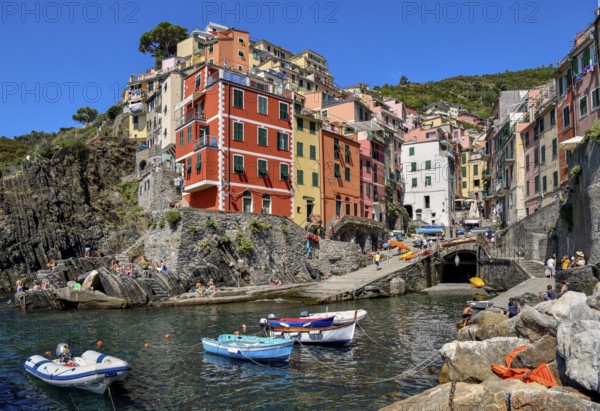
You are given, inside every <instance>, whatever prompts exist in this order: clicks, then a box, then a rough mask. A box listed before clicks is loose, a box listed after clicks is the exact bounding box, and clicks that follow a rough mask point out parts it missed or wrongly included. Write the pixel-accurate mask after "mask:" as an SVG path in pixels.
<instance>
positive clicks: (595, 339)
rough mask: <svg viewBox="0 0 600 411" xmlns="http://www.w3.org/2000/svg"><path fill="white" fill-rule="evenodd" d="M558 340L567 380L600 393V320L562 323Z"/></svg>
mask: <svg viewBox="0 0 600 411" xmlns="http://www.w3.org/2000/svg"><path fill="white" fill-rule="evenodd" d="M556 342H557V345H556V348H557V350H556V351H557V354H558V360H559V361H558V365H559V372H560V375H561V379H562V380H563V382H565V381H566V383H567V384H568V385H571V386H575V387H582V388H584V389H586V390H589V391H592V392H597V393H600V372H599V371H600V321H591V320H582V321H574V322H565V323H562V324H561V325H560V326H559V327H558V332H557V336H556Z"/></svg>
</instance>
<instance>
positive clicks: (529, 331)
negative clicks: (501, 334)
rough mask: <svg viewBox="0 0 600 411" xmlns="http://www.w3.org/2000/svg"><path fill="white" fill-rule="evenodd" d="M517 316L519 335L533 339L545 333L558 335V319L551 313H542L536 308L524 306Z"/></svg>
mask: <svg viewBox="0 0 600 411" xmlns="http://www.w3.org/2000/svg"><path fill="white" fill-rule="evenodd" d="M514 318H516V322H515V330H516V332H517V335H518V336H519V337H524V338H527V339H529V340H531V341H536V340H538V339H540V338H541V337H542V336H543V335H551V336H556V328H557V327H558V321H557V320H556V319H555V318H554V317H552V316H551V315H546V314H542V313H540V312H539V311H538V310H536V309H535V308H532V307H529V306H524V307H523V308H522V309H521V314H519V315H518V316H516V317H514Z"/></svg>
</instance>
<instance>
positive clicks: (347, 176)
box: [344, 167, 350, 181]
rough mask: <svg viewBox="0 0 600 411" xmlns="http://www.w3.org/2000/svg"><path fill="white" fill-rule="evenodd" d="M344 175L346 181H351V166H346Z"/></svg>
mask: <svg viewBox="0 0 600 411" xmlns="http://www.w3.org/2000/svg"><path fill="white" fill-rule="evenodd" d="M344 177H345V178H346V181H350V168H349V167H345V168H344Z"/></svg>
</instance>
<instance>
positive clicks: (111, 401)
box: [108, 387, 117, 411]
mask: <svg viewBox="0 0 600 411" xmlns="http://www.w3.org/2000/svg"><path fill="white" fill-rule="evenodd" d="M108 396H109V397H110V403H111V404H112V407H113V411H117V409H116V408H115V402H114V401H113V397H112V392H110V387H108Z"/></svg>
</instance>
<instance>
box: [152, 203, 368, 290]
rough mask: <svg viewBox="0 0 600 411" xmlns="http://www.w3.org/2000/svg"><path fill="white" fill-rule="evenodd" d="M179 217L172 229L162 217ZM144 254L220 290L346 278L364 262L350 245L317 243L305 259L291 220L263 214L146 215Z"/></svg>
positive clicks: (199, 212)
mask: <svg viewBox="0 0 600 411" xmlns="http://www.w3.org/2000/svg"><path fill="white" fill-rule="evenodd" d="M169 212H171V213H173V212H174V213H178V215H180V217H181V220H180V221H179V222H178V224H177V225H176V226H175V227H171V226H170V225H169V223H168V222H166V216H167V213H169ZM151 219H152V221H151V225H152V227H151V228H149V229H148V231H147V232H146V237H145V239H144V247H145V248H144V250H145V251H144V252H145V254H146V256H147V257H148V258H150V259H151V260H153V261H159V260H164V261H165V262H166V265H167V267H168V268H169V269H172V270H175V271H176V272H178V273H181V274H182V275H190V276H192V277H193V278H200V279H202V280H203V281H207V280H208V279H209V278H214V279H215V280H216V282H217V283H218V285H220V286H230V287H243V286H250V285H265V284H269V283H270V281H271V280H273V279H274V278H275V277H279V278H280V279H281V280H283V282H284V283H287V284H289V283H303V282H309V281H314V280H318V279H321V278H322V276H323V275H325V274H327V273H328V272H330V271H336V272H337V273H339V274H345V273H348V272H350V271H354V270H356V269H358V268H361V267H364V266H365V265H366V263H367V260H366V259H365V257H364V256H363V255H362V254H360V253H359V252H358V251H357V247H356V246H355V245H352V244H350V243H339V242H335V241H325V240H321V245H320V249H319V250H317V251H316V253H315V255H314V257H313V258H312V259H309V258H308V257H307V256H306V238H305V237H306V231H304V230H303V229H302V228H300V227H299V226H298V225H296V224H294V223H293V222H291V221H290V220H288V219H286V218H284V217H280V216H275V215H265V214H260V215H256V214H245V213H224V212H218V211H210V210H201V209H191V208H185V209H177V210H171V211H155V212H152V213H151Z"/></svg>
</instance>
